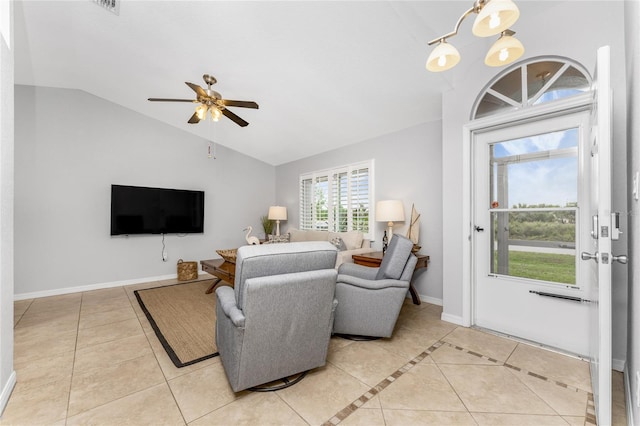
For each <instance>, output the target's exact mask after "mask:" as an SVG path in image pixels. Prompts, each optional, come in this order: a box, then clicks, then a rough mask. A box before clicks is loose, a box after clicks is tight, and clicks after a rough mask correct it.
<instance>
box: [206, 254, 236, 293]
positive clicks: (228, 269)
mask: <svg viewBox="0 0 640 426" xmlns="http://www.w3.org/2000/svg"><path fill="white" fill-rule="evenodd" d="M200 265H202V270H203V271H204V272H207V273H209V274H211V275H213V276H214V277H216V280H215V281H214V282H213V283H212V284H211V285H210V286H209V288H208V289H207V291H205V293H206V294H211V293H213V290H215V288H216V286H217V285H218V284H219V283H220V281H226V282H228V283H229V284H231V286H232V287H233V284H234V282H235V279H236V264H235V263H231V262H227V261H225V260H224V259H209V260H201V261H200Z"/></svg>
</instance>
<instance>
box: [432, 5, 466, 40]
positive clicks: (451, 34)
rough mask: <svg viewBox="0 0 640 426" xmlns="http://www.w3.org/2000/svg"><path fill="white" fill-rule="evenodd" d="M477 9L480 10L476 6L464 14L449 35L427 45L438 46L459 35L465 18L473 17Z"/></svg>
mask: <svg viewBox="0 0 640 426" xmlns="http://www.w3.org/2000/svg"><path fill="white" fill-rule="evenodd" d="M477 9H478V7H477V6H475V5H474V6H473V7H472V8H470V9H469V10H467V11H466V12H465V13H463V14H462V16H460V18H459V19H458V22H456V26H455V28H454V30H453V31H451V32H450V33H449V34H445V35H443V36H440V37H438V38H434V39H433V40H431V41H430V42H429V43H427V45H429V46H431V45H432V44H436V43H438V42H440V41H444V40H446V39H448V38H449V37H453V36H454V35H456V34H458V30H459V29H460V25H461V24H462V21H464V20H465V18H466V17H467V16H469V15H471V14H472V13H477Z"/></svg>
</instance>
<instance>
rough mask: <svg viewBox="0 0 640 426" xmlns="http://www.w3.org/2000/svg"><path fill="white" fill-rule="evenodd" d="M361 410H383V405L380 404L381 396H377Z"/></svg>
mask: <svg viewBox="0 0 640 426" xmlns="http://www.w3.org/2000/svg"><path fill="white" fill-rule="evenodd" d="M360 408H382V404H380V396H379V395H376V396H374V397H373V398H371V399H370V400H369V401H367V402H366V403H365V404H363V405H362V407H360Z"/></svg>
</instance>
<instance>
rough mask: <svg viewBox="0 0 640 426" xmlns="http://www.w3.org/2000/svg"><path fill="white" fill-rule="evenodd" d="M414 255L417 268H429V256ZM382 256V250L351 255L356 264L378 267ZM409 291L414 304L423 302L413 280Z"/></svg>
mask: <svg viewBox="0 0 640 426" xmlns="http://www.w3.org/2000/svg"><path fill="white" fill-rule="evenodd" d="M414 255H415V256H416V257H417V258H418V263H416V268H415V270H417V269H420V268H427V267H428V266H429V256H427V255H426V254H420V253H414ZM382 256H383V254H382V252H381V251H374V252H373V253H364V254H354V255H353V256H351V257H352V258H353V263H355V264H356V265H363V266H368V267H370V268H378V267H380V264H381V263H382ZM409 293H410V294H411V300H413V304H414V305H419V304H420V303H422V301H421V300H420V295H419V294H418V292H417V291H416V288H415V287H414V286H413V283H411V282H409Z"/></svg>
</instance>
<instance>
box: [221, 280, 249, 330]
mask: <svg viewBox="0 0 640 426" xmlns="http://www.w3.org/2000/svg"><path fill="white" fill-rule="evenodd" d="M216 297H217V298H218V301H217V302H218V304H219V305H220V308H222V311H223V312H224V313H225V315H226V316H227V317H228V318H229V319H230V320H231V322H232V323H233V325H235V326H236V327H244V321H245V317H244V314H243V313H242V311H241V310H240V309H238V306H237V305H236V295H235V293H234V291H233V288H231V287H228V286H221V287H218V288H217V289H216Z"/></svg>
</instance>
